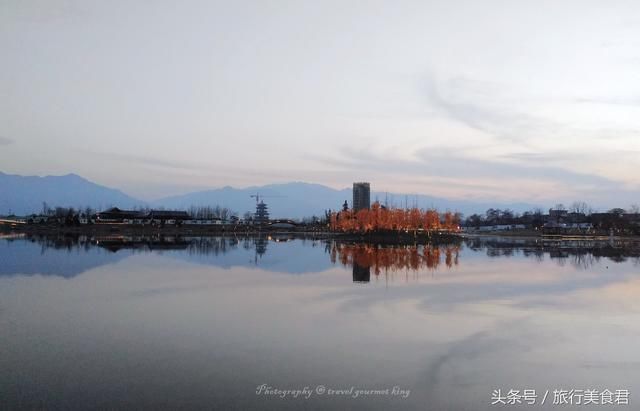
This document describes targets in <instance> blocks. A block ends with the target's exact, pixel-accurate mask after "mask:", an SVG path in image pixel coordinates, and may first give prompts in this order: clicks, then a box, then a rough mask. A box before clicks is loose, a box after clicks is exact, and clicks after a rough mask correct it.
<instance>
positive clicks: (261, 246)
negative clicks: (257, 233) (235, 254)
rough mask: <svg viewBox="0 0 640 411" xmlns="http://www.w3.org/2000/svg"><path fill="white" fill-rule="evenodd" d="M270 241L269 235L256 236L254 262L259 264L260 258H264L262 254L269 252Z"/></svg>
mask: <svg viewBox="0 0 640 411" xmlns="http://www.w3.org/2000/svg"><path fill="white" fill-rule="evenodd" d="M268 243H269V239H268V238H267V237H256V238H254V240H253V245H254V247H255V250H256V253H255V256H254V257H253V262H254V264H257V263H258V258H262V256H263V255H264V254H265V253H266V252H267V244H268Z"/></svg>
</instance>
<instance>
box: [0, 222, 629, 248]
mask: <svg viewBox="0 0 640 411" xmlns="http://www.w3.org/2000/svg"><path fill="white" fill-rule="evenodd" d="M0 233H4V234H9V233H16V234H26V235H40V236H60V235H62V236H67V235H71V236H73V235H87V236H103V237H111V236H121V237H126V236H136V237H153V236H182V237H212V236H224V235H236V236H237V235H240V236H260V235H294V236H295V235H301V236H305V237H314V238H318V239H335V240H341V241H346V242H354V243H376V244H381V245H393V244H398V245H410V244H425V243H447V242H448V243H457V242H460V241H462V240H463V239H465V238H469V239H473V238H486V237H493V238H504V239H509V238H511V239H519V240H543V241H560V242H563V241H598V242H602V241H629V242H640V236H620V235H614V236H610V235H602V234H595V233H591V234H586V233H585V234H575V233H571V234H545V233H543V232H541V231H534V230H517V231H496V232H482V233H479V232H445V231H433V232H425V231H422V232H411V231H409V232H405V231H387V232H369V233H348V232H335V231H329V230H327V229H325V228H323V227H315V228H314V227H295V228H279V227H255V226H254V227H252V226H240V225H237V226H236V225H208V226H164V227H161V226H150V225H147V226H138V225H125V224H92V225H85V226H53V225H15V226H8V225H0Z"/></svg>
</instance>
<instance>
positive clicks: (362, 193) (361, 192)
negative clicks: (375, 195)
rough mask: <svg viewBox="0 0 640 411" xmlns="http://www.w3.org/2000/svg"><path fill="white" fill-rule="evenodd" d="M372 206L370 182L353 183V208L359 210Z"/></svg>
mask: <svg viewBox="0 0 640 411" xmlns="http://www.w3.org/2000/svg"><path fill="white" fill-rule="evenodd" d="M370 206H371V189H370V187H369V183H353V210H354V211H358V210H362V209H364V208H369V207H370Z"/></svg>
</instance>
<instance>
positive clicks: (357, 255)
mask: <svg viewBox="0 0 640 411" xmlns="http://www.w3.org/2000/svg"><path fill="white" fill-rule="evenodd" d="M459 251H460V247H459V246H455V245H450V246H442V247H437V246H432V245H425V246H407V247H381V246H376V245H370V244H355V245H354V244H339V243H334V244H333V245H332V247H331V262H332V263H334V264H335V263H336V262H338V261H339V262H340V263H341V264H342V265H344V266H354V265H357V266H360V267H366V268H369V267H371V268H373V269H374V272H375V274H376V275H378V274H380V272H381V271H382V270H384V271H401V270H412V271H418V270H421V269H424V268H428V269H432V270H435V269H436V268H438V266H439V265H440V263H441V261H442V257H443V255H444V263H445V265H446V266H447V267H449V268H451V267H453V266H454V265H458V255H459Z"/></svg>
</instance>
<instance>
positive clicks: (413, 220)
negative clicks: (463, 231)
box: [329, 202, 461, 233]
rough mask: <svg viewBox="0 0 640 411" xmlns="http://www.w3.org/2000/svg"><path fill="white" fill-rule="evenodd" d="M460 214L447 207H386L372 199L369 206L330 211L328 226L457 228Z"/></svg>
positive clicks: (346, 229)
mask: <svg viewBox="0 0 640 411" xmlns="http://www.w3.org/2000/svg"><path fill="white" fill-rule="evenodd" d="M460 218H461V215H460V214H459V213H452V212H450V211H447V212H445V213H443V214H441V213H439V212H438V211H436V210H422V209H419V208H416V207H414V208H409V209H403V208H387V207H384V206H381V205H380V203H378V202H375V203H373V205H372V206H371V208H370V209H362V210H358V211H354V210H351V209H343V210H342V211H340V212H333V213H331V216H330V221H329V226H330V228H331V229H332V230H333V231H343V232H360V233H365V232H375V231H419V230H425V231H433V230H447V231H457V230H458V229H459V225H460Z"/></svg>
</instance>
